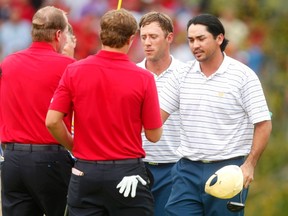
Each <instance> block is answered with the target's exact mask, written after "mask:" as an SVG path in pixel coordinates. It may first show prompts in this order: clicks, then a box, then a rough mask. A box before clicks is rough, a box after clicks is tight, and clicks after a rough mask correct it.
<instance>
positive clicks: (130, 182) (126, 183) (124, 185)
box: [116, 175, 147, 198]
mask: <svg viewBox="0 0 288 216" xmlns="http://www.w3.org/2000/svg"><path fill="white" fill-rule="evenodd" d="M139 181H140V182H141V184H142V185H146V184H147V182H146V181H145V180H144V179H143V178H142V177H141V176H139V175H132V176H124V177H123V179H122V180H121V182H120V183H119V184H118V185H117V186H116V188H120V189H119V193H121V194H123V193H124V194H123V196H124V197H128V196H129V194H130V192H131V197H132V198H134V197H135V196H136V189H137V185H138V182H139Z"/></svg>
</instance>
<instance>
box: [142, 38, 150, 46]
mask: <svg viewBox="0 0 288 216" xmlns="http://www.w3.org/2000/svg"><path fill="white" fill-rule="evenodd" d="M143 43H144V45H150V44H151V40H150V38H149V37H146V38H145V39H144V40H143Z"/></svg>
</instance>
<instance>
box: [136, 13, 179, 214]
mask: <svg viewBox="0 0 288 216" xmlns="http://www.w3.org/2000/svg"><path fill="white" fill-rule="evenodd" d="M139 28H140V38H141V42H142V47H143V50H144V53H145V56H146V58H145V59H144V60H143V61H142V62H140V63H139V64H138V66H140V67H142V68H145V69H147V70H149V71H150V72H151V73H152V74H153V75H154V78H155V81H156V85H157V91H158V94H160V92H161V89H162V87H163V85H164V84H165V82H166V80H167V79H168V78H169V76H170V75H171V73H172V72H173V71H174V70H175V69H176V68H178V67H181V66H184V63H182V62H181V61H179V60H177V59H175V58H173V56H171V55H170V45H171V43H172V41H173V38H174V33H173V30H174V28H173V22H172V20H171V19H170V17H169V16H167V15H166V14H163V13H159V12H149V13H147V14H145V15H144V16H143V17H142V18H141V20H140V22H139ZM142 140H143V148H144V150H145V152H146V157H145V160H144V161H145V165H146V167H147V168H148V169H149V170H150V171H151V172H152V174H153V176H154V183H153V186H152V194H153V197H154V200H155V206H154V209H155V213H154V216H162V215H163V212H164V207H165V205H166V202H167V200H168V197H169V195H170V192H171V187H172V176H171V169H172V167H173V166H174V165H175V163H176V162H177V161H178V160H179V159H180V156H179V155H177V154H176V149H177V148H178V146H179V144H180V119H179V112H174V113H173V114H172V115H171V116H170V118H169V120H167V121H166V122H165V124H164V125H163V134H162V137H161V139H160V140H159V141H158V142H157V143H156V144H155V143H152V142H149V141H148V140H147V138H146V137H145V136H144V134H143V136H142Z"/></svg>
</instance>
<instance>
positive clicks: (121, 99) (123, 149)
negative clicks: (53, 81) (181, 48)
mask: <svg viewBox="0 0 288 216" xmlns="http://www.w3.org/2000/svg"><path fill="white" fill-rule="evenodd" d="M100 25H101V33H100V37H101V42H102V50H101V51H99V52H98V53H97V54H96V55H92V56H90V57H88V58H86V59H84V60H80V61H78V62H76V63H73V64H71V65H69V66H68V67H67V69H66V71H65V72H64V74H63V77H62V79H61V81H60V84H59V86H58V89H57V90H56V92H55V94H54V96H53V100H52V102H51V105H50V108H49V111H48V113H47V118H46V125H47V127H48V129H49V130H50V132H51V133H52V135H53V136H54V137H55V138H56V139H57V140H58V141H59V142H60V143H61V144H62V145H63V146H65V147H66V148H67V149H69V150H70V149H71V150H72V153H73V155H74V156H75V157H76V158H77V160H76V163H75V166H74V167H73V169H72V176H71V180H70V184H69V189H68V209H69V216H73V215H75V216H76V215H109V216H119V215H125V216H130V215H131V216H135V215H137V216H144V215H145V216H146V215H147V216H151V215H153V198H152V195H151V192H150V189H149V187H148V185H147V184H145V181H146V182H147V181H148V180H149V179H148V176H147V173H146V170H145V165H144V163H143V162H142V159H141V158H143V157H145V152H144V150H143V148H142V140H141V131H142V128H143V130H144V132H145V134H146V137H147V139H148V140H150V141H152V142H157V141H158V140H159V139H160V137H161V134H162V121H161V116H160V111H159V101H158V95H157V90H156V85H155V81H154V77H153V75H152V74H151V73H149V72H148V71H146V70H144V69H141V68H140V67H137V66H136V65H135V63H132V62H131V61H129V59H128V56H127V52H128V50H129V48H130V45H131V44H132V41H133V38H134V36H135V34H136V32H137V22H136V20H135V18H134V17H133V15H132V14H131V13H130V12H128V11H126V10H125V9H120V10H112V11H108V12H107V13H106V14H105V15H104V16H103V17H102V18H101V21H100ZM72 107H73V111H74V140H73V139H72V136H71V133H70V132H69V131H68V130H67V127H65V125H64V124H63V123H62V119H63V118H64V116H65V115H66V114H67V113H69V111H70V109H71V108H72ZM155 145H156V144H155ZM122 179H123V181H121V180H122ZM143 180H145V181H143ZM138 181H140V183H139V184H137V183H138ZM130 184H131V185H132V188H130V187H129V186H130ZM117 186H118V187H117ZM136 187H137V193H136V190H134V189H135V188H136ZM119 188H120V190H119ZM130 189H131V190H130ZM130 191H131V196H130ZM119 192H120V193H123V195H124V196H123V195H121V194H120V193H119ZM135 193H136V194H135Z"/></svg>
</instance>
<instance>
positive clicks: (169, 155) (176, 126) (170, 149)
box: [137, 56, 186, 163]
mask: <svg viewBox="0 0 288 216" xmlns="http://www.w3.org/2000/svg"><path fill="white" fill-rule="evenodd" d="M171 58H172V62H171V64H170V66H169V68H168V69H167V70H166V71H164V72H163V73H161V74H160V75H159V76H157V75H156V74H154V73H153V75H154V78H155V81H156V86H157V91H158V94H160V93H161V90H162V88H163V86H164V84H165V82H166V81H167V80H168V78H169V76H171V74H172V73H173V71H174V70H176V68H179V67H183V66H184V65H186V64H185V63H183V62H181V61H179V60H177V59H175V58H173V56H171ZM145 62H146V59H144V60H143V61H142V62H140V63H138V64H137V65H138V66H139V67H142V68H145ZM142 140H143V148H144V150H145V152H146V157H145V159H144V161H146V162H154V163H175V162H177V161H178V160H179V159H180V155H178V154H177V153H176V149H177V148H178V147H179V145H180V117H179V112H178V111H176V112H174V113H173V114H172V115H171V116H170V117H169V119H168V120H167V121H166V122H165V124H164V125H163V133H162V136H161V139H160V140H159V141H158V142H157V143H151V142H149V141H148V140H147V139H146V137H145V135H144V133H142Z"/></svg>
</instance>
